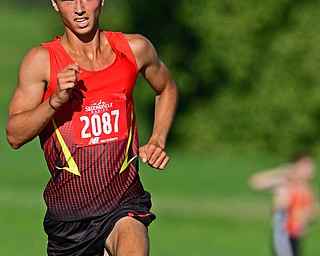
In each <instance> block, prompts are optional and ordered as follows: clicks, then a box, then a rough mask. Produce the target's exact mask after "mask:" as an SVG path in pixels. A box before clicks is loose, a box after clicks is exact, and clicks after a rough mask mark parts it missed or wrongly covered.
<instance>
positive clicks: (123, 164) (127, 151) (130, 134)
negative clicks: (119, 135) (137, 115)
mask: <svg viewBox="0 0 320 256" xmlns="http://www.w3.org/2000/svg"><path fill="white" fill-rule="evenodd" d="M132 121H133V113H131V125H130V131H129V138H128V143H127V149H126V156H125V158H124V161H123V163H122V166H121V169H120V173H122V172H123V171H124V170H125V169H127V167H128V166H129V164H130V163H131V162H132V161H133V160H134V159H135V158H137V156H134V157H132V158H131V159H130V160H129V161H128V157H129V148H130V144H131V140H132Z"/></svg>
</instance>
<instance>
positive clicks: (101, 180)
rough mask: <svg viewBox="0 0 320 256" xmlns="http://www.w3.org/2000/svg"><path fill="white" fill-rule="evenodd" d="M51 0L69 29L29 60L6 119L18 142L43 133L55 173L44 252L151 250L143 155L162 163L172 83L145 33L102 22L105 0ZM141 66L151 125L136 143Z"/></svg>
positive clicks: (48, 191) (164, 161) (174, 98)
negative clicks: (152, 102)
mask: <svg viewBox="0 0 320 256" xmlns="http://www.w3.org/2000/svg"><path fill="white" fill-rule="evenodd" d="M51 1H52V5H53V7H54V9H55V10H56V11H57V12H59V13H60V16H61V19H62V21H63V24H64V26H65V33H64V35H63V36H58V37H56V38H55V39H54V40H53V41H51V42H48V43H43V44H41V45H39V46H36V47H34V48H32V49H31V50H30V51H29V52H28V53H27V55H26V56H25V58H24V59H23V61H22V63H21V67H20V71H19V81H18V86H17V88H16V90H15V93H14V95H13V98H12V100H11V104H10V108H9V117H8V122H7V127H6V130H7V139H8V142H9V143H10V145H11V146H12V147H13V148H15V149H17V148H19V147H21V146H22V145H24V144H25V143H27V142H29V141H31V140H33V139H34V138H35V137H37V136H39V138H40V143H41V147H42V149H43V151H44V155H45V159H46V162H47V166H48V169H49V171H50V173H51V176H52V177H51V179H50V180H49V182H48V184H47V187H46V189H45V191H44V199H45V202H46V205H47V213H46V216H45V219H44V228H45V231H46V233H47V235H48V249H47V251H48V255H52V256H53V255H56V256H58V255H61V256H62V255H64V256H72V255H86V256H91V255H92V256H94V255H108V253H109V255H131V256H134V255H139V256H142V255H148V254H149V238H148V233H147V226H148V225H149V224H150V223H151V221H152V220H154V219H155V216H154V215H153V214H152V213H151V212H150V207H151V199H150V194H149V193H148V192H146V191H145V190H144V188H143V186H142V184H141V182H140V179H139V175H138V159H137V156H138V155H139V156H140V158H141V159H142V161H143V162H144V163H148V164H149V165H150V166H152V167H154V168H157V169H164V168H165V167H166V165H167V163H168V161H169V157H168V156H167V154H166V152H165V151H164V148H165V145H166V138H167V135H168V132H169V129H170V126H171V124H172V122H173V119H174V114H175V110H176V105H177V101H178V100H177V98H178V91H177V88H176V85H175V83H174V81H173V80H172V78H171V76H170V74H169V72H168V70H167V68H166V66H165V65H164V64H163V63H162V62H161V61H160V60H159V59H158V57H157V53H156V50H155V49H154V47H153V46H152V44H151V43H150V42H149V41H148V40H147V39H146V38H144V37H143V36H141V35H137V34H127V35H125V34H122V33H119V32H107V31H103V30H100V27H99V16H100V12H101V8H102V7H103V5H104V0H51ZM139 73H141V74H142V76H143V77H144V78H145V80H146V81H147V82H148V84H149V85H150V86H151V87H152V89H153V90H154V91H155V94H156V108H155V118H154V127H153V132H152V135H151V138H150V140H149V141H148V143H147V144H146V145H144V146H142V147H140V148H139V146H138V137H137V126H136V118H135V112H134V104H133V97H132V91H133V89H134V85H135V82H136V78H137V75H138V74H139Z"/></svg>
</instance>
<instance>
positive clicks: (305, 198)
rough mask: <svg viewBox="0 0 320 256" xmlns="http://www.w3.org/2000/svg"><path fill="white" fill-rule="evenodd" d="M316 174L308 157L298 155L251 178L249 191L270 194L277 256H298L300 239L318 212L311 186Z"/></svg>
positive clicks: (311, 160)
mask: <svg viewBox="0 0 320 256" xmlns="http://www.w3.org/2000/svg"><path fill="white" fill-rule="evenodd" d="M315 172H316V166H315V162H314V160H313V158H312V157H311V156H309V155H297V156H295V157H294V158H293V159H292V161H291V162H290V163H287V164H283V165H281V166H280V167H278V168H275V169H271V170H266V171H262V172H259V173H256V174H254V175H252V176H251V178H250V181H249V183H250V186H251V188H252V189H254V190H259V191H261V190H265V191H270V192H272V195H273V246H274V253H275V255H277V256H299V255H301V254H300V241H301V238H302V237H303V236H304V234H305V232H306V229H307V227H308V224H310V222H311V221H313V220H315V219H316V218H317V216H318V213H319V210H318V203H317V199H316V198H317V196H316V189H315V187H314V186H313V185H312V180H313V178H314V176H315Z"/></svg>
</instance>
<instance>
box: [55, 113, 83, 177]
mask: <svg viewBox="0 0 320 256" xmlns="http://www.w3.org/2000/svg"><path fill="white" fill-rule="evenodd" d="M52 123H53V127H54V130H55V133H56V135H57V137H58V141H59V143H60V145H61V149H62V152H63V154H64V157H65V158H66V160H67V163H68V166H69V167H62V168H61V167H58V166H56V168H57V169H59V170H66V171H68V172H71V173H73V174H75V175H78V176H81V174H80V172H79V169H78V166H77V164H76V162H75V161H74V159H73V157H72V156H71V153H70V150H69V149H68V147H67V145H66V142H65V141H64V139H63V138H62V135H61V133H60V131H59V129H58V127H57V125H56V123H55V121H54V119H53V118H52Z"/></svg>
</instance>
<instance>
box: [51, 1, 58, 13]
mask: <svg viewBox="0 0 320 256" xmlns="http://www.w3.org/2000/svg"><path fill="white" fill-rule="evenodd" d="M51 3H52V6H53V8H54V9H55V10H56V12H59V7H58V5H57V1H56V0H51Z"/></svg>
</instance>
